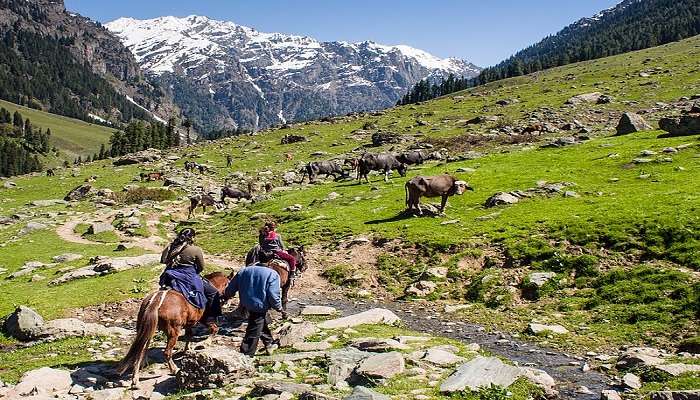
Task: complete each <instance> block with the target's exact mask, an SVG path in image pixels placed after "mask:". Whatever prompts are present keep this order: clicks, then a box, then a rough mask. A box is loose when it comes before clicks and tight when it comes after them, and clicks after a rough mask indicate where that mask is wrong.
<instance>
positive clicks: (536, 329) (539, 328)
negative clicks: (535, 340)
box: [527, 322, 569, 335]
mask: <svg viewBox="0 0 700 400" xmlns="http://www.w3.org/2000/svg"><path fill="white" fill-rule="evenodd" d="M527 331H528V332H529V333H531V334H533V335H539V334H541V333H555V334H557V335H564V334H567V333H569V330H568V329H566V328H564V327H563V326H561V325H543V324H538V323H534V322H532V323H530V324H529V325H528V326H527Z"/></svg>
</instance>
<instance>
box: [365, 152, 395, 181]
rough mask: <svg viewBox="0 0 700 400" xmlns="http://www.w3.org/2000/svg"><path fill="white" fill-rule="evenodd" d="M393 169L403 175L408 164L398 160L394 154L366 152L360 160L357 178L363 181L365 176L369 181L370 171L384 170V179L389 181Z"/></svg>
mask: <svg viewBox="0 0 700 400" xmlns="http://www.w3.org/2000/svg"><path fill="white" fill-rule="evenodd" d="M392 170H396V171H397V172H398V173H399V174H400V175H401V176H406V171H407V170H408V165H406V164H404V163H402V162H400V161H399V160H397V159H396V156H394V155H393V154H389V153H382V154H364V155H363V156H362V158H360V161H359V165H358V169H357V171H358V172H357V179H358V180H359V181H362V178H365V180H366V181H367V183H369V178H368V177H367V175H368V174H369V172H370V171H384V181H385V182H389V173H390V172H391V171H392Z"/></svg>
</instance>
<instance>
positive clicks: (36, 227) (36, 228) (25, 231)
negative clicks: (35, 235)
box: [19, 222, 48, 236]
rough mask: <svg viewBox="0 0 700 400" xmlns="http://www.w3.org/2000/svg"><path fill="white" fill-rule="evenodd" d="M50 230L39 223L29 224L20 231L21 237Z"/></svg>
mask: <svg viewBox="0 0 700 400" xmlns="http://www.w3.org/2000/svg"><path fill="white" fill-rule="evenodd" d="M46 228H48V227H47V226H46V225H44V224H42V223H39V222H29V223H27V225H26V226H25V227H24V228H22V229H21V230H20V231H19V234H20V236H23V235H26V234H29V233H32V232H35V231H39V230H42V229H46Z"/></svg>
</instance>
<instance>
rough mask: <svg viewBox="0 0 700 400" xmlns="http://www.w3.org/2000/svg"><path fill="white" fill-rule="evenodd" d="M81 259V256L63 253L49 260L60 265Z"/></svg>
mask: <svg viewBox="0 0 700 400" xmlns="http://www.w3.org/2000/svg"><path fill="white" fill-rule="evenodd" d="M81 258H83V256H82V254H75V253H65V254H61V255H58V256H54V257H53V258H52V259H51V260H52V261H53V262H55V263H59V264H60V263H67V262H71V261H76V260H80V259H81Z"/></svg>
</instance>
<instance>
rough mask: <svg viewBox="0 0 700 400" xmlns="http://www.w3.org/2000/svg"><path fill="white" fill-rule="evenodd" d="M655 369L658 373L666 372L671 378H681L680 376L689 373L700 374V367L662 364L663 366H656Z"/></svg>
mask: <svg viewBox="0 0 700 400" xmlns="http://www.w3.org/2000/svg"><path fill="white" fill-rule="evenodd" d="M654 369H655V370H657V371H662V372H665V373H667V374H669V375H671V376H679V375H682V374H687V373H699V372H700V365H696V364H681V363H675V364H662V365H655V366H654Z"/></svg>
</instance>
